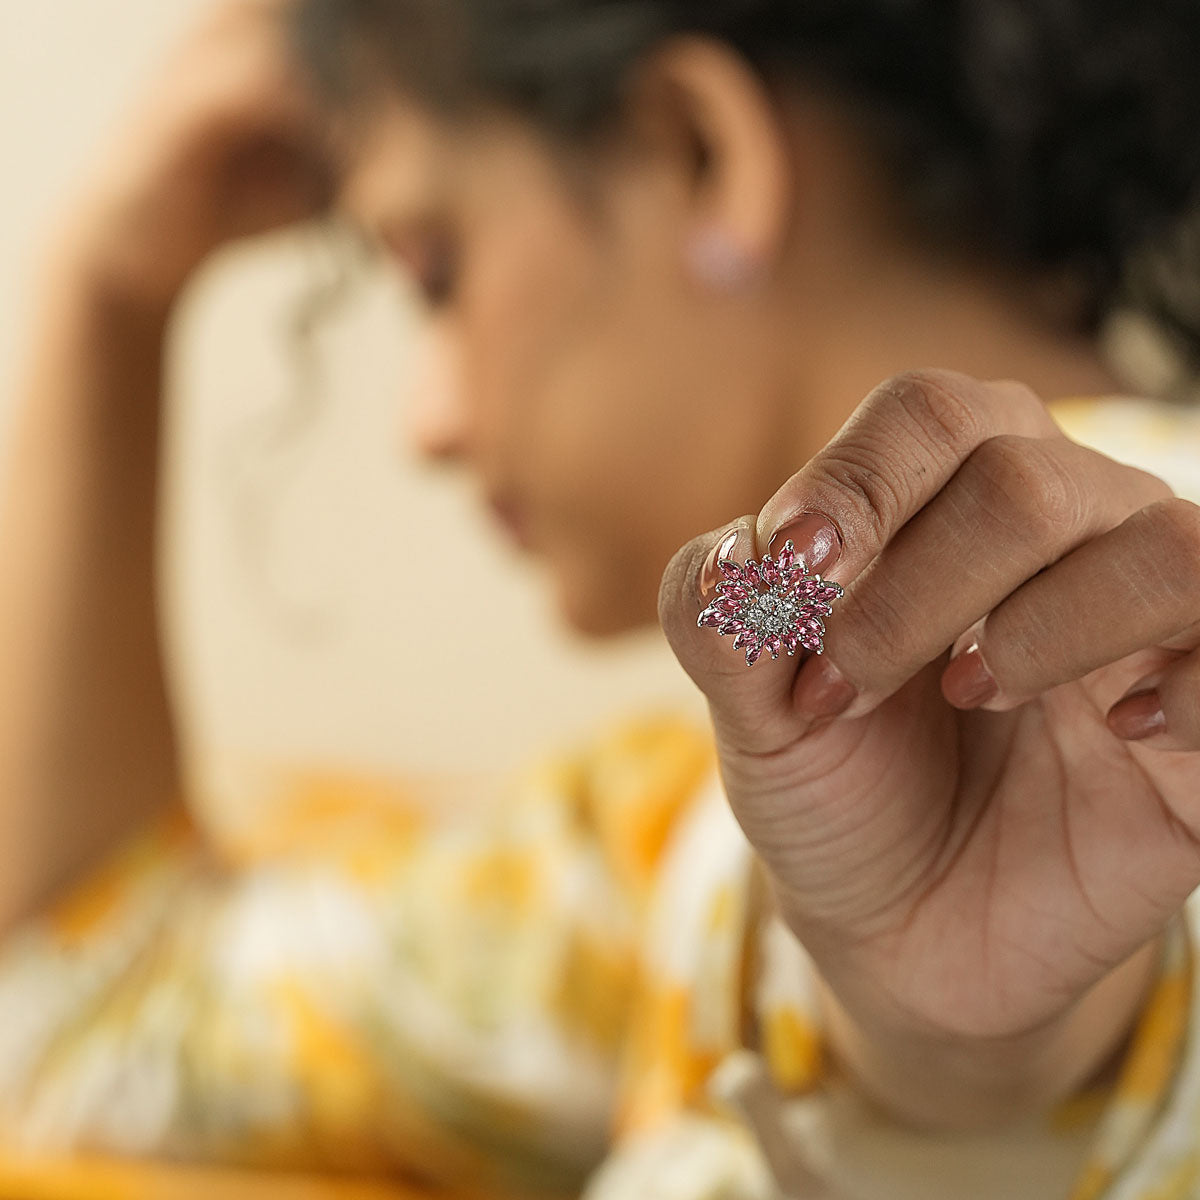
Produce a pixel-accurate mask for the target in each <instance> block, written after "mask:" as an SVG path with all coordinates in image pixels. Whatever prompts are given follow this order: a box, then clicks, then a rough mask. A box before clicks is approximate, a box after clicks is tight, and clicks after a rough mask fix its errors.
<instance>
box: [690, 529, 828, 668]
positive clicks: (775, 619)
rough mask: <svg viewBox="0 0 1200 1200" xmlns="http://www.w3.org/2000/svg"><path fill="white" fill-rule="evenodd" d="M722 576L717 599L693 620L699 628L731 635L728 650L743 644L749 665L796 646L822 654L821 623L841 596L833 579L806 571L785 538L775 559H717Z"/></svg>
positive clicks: (737, 648) (722, 634)
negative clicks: (741, 560)
mask: <svg viewBox="0 0 1200 1200" xmlns="http://www.w3.org/2000/svg"><path fill="white" fill-rule="evenodd" d="M717 566H718V567H719V569H720V571H721V574H722V576H724V578H723V579H722V580H721V582H720V583H718V584H717V598H716V599H715V600H714V601H713V602H712V604H710V605H709V606H708V608H706V609H705V610H704V611H703V612H702V613H701V614H700V618H699V620H698V621H697V624H698V625H699V626H700V628H701V629H715V630H716V631H717V632H718V633H719V634H721V636H722V637H725V636H727V635H732V636H733V648H734V649H735V650H741V649H742V648H743V647H745V650H746V664H747V665H748V666H751V667H752V666H754V664H755V663H756V662H758V660H759V659H760V658H761V657H762V656H763V653H764V652H765V653H768V654H770V656H771V657H772V658H773V659H776V658H778V657H779V655H780V654H781V653H785V652H786V653H787V655H788V656H789V657H792V656H794V655H795V653H796V651H797V650H800V649H804V650H811V651H812V652H813V653H814V654H823V653H824V652H825V641H824V638H825V622H824V621H823V620H822V618H823V617H828V616H830V615H831V614H832V613H833V602H834V601H835V600H840V599H841V598H842V596H843V595H844V594H845V593H844V592H843V590H842V588H841V587H840V586H839V585H838V584H836V583H829V582H828V581H826V580H824V579H822V578H821V577H820V575H809V574H808V572H807V570H806V569H805V565H804V561H803V559H798V558H797V557H796V547H795V546H794V545H793V544H792V543H791V542H787V543H786V544H785V545H784V547H783V549H782V550H781V551H780V552H779V555H778V557H777V558H775V559H772V558H771V556H770V555H769V554H764V555H763V560H762V562H760V563H756V562H755V561H754V560H753V559H751V560H750V561H749V562H747V563H746V564H745V565H739V564H738V563H735V562H731V561H729V560H728V559H721V561H720V562H718V563H717Z"/></svg>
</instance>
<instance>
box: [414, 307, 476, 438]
mask: <svg viewBox="0 0 1200 1200" xmlns="http://www.w3.org/2000/svg"><path fill="white" fill-rule="evenodd" d="M414 355H415V361H414V363H413V372H412V376H411V383H410V387H409V402H408V404H407V405H405V412H404V417H403V420H402V422H401V436H402V438H403V440H404V441H405V443H406V444H407V445H409V446H411V447H413V448H414V449H415V450H416V451H417V453H418V454H420V455H421V456H422V457H424V458H428V459H431V460H433V461H436V462H455V461H458V460H460V459H462V458H463V457H464V456H465V455H466V452H467V444H468V432H469V431H468V422H467V410H466V406H465V405H464V403H463V390H462V385H461V374H460V371H459V365H458V353H457V351H456V349H455V346H454V342H453V340H452V338H451V337H450V336H449V334H448V333H446V332H443V331H439V330H437V329H428V330H426V331H425V332H424V333H423V335H422V336H421V338H420V340H419V344H418V346H417V347H416V348H415V350H414Z"/></svg>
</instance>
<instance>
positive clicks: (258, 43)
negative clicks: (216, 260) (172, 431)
mask: <svg viewBox="0 0 1200 1200" xmlns="http://www.w3.org/2000/svg"><path fill="white" fill-rule="evenodd" d="M284 11H285V7H284V6H283V5H281V4H279V3H275V2H264V0H258V2H249V0H243V2H240V3H235V4H229V5H226V6H225V7H223V8H221V9H220V10H219V11H218V12H216V13H215V14H214V15H213V16H212V17H211V18H210V19H209V21H208V22H207V23H206V25H205V26H204V27H203V28H202V29H199V30H197V31H196V33H195V34H194V35H193V36H192V37H191V38H190V39H189V40H188V41H187V42H186V43H185V44H184V45H183V46H182V47H180V49H179V51H178V52H177V53H176V54H175V56H174V57H173V58H172V60H171V61H170V62H169V63H168V64H167V65H166V68H165V69H164V70H163V71H162V72H161V74H160V75H159V77H158V79H157V81H156V83H155V84H154V86H152V87H151V88H150V89H149V90H148V91H147V92H146V94H145V95H144V97H143V99H142V102H141V103H140V104H139V105H138V106H136V108H135V110H134V111H133V113H131V115H130V119H129V120H128V121H127V122H126V125H125V127H124V128H123V129H122V130H121V131H120V134H119V136H118V137H117V138H116V139H115V140H114V142H113V143H112V144H111V145H110V146H109V147H108V148H107V153H106V154H105V156H104V157H103V158H102V160H101V163H100V164H99V167H98V169H97V170H94V171H93V172H92V173H91V175H90V177H89V179H88V182H87V183H86V184H85V186H84V187H83V188H81V190H80V194H79V196H78V198H77V199H76V200H75V201H74V202H73V203H72V204H71V205H70V206H69V209H68V211H67V213H66V214H65V215H64V216H63V217H62V219H61V220H60V221H59V222H58V224H57V226H56V232H55V236H54V238H53V240H52V244H51V246H50V248H49V250H48V252H47V253H46V255H45V256H44V261H43V264H42V274H41V277H40V279H39V280H38V284H37V288H36V295H35V296H34V297H33V312H34V316H35V320H34V326H33V330H34V332H33V338H32V343H31V345H30V347H29V354H28V366H27V369H26V370H25V372H24V376H23V382H22V384H21V385H20V394H19V395H18V397H17V409H18V414H17V422H16V425H15V429H14V436H13V440H12V442H11V444H10V447H9V454H8V459H7V462H6V463H5V467H4V471H3V474H2V475H0V552H2V554H3V564H4V565H3V570H0V932H3V931H5V930H6V929H9V928H11V926H12V925H13V924H14V923H15V922H16V921H18V920H19V919H20V918H21V917H22V916H24V915H25V914H27V913H29V912H31V911H33V910H35V909H36V908H37V907H38V906H39V905H40V904H41V903H43V902H44V901H45V900H46V899H48V898H49V897H50V896H52V895H53V894H54V892H55V891H56V890H58V889H59V888H61V887H63V886H64V885H66V884H68V883H69V882H70V881H71V880H72V879H74V878H75V877H76V876H77V875H79V874H80V873H81V872H83V871H84V870H86V868H87V867H88V866H89V865H90V864H91V863H93V862H94V861H95V860H96V859H97V858H98V857H100V856H102V855H103V854H104V853H105V852H106V851H107V850H108V849H109V848H110V847H111V846H112V845H113V844H114V843H115V842H116V841H117V840H119V839H120V838H121V837H122V836H123V835H125V834H126V833H127V832H128V831H130V830H131V829H133V828H134V827H136V826H137V825H138V824H140V823H141V822H143V821H144V820H145V819H146V817H147V816H148V815H149V814H151V813H153V812H154V811H156V810H157V809H159V808H160V807H161V806H163V805H164V804H166V803H168V802H169V801H171V800H172V799H173V798H174V797H176V796H177V795H178V793H179V791H180V788H181V775H180V757H179V745H178V739H177V736H176V729H175V724H174V720H173V714H172V708H171V703H170V696H169V689H168V683H167V670H166V668H165V664H164V661H163V652H162V644H161V641H160V629H159V611H158V605H159V597H158V594H157V587H158V585H157V575H156V547H155V543H156V525H157V498H158V484H159V435H160V425H161V407H162V404H161V400H162V363H163V346H164V337H165V333H166V329H167V325H168V321H169V317H170V313H171V310H172V307H173V305H174V302H175V300H176V299H177V297H178V295H179V293H180V292H181V290H182V289H183V287H184V285H185V284H186V282H187V280H188V279H189V277H190V276H191V274H192V273H193V271H194V270H195V268H196V267H197V266H198V265H199V264H200V263H201V262H202V261H203V260H204V258H205V257H206V256H207V255H208V254H209V253H210V252H211V251H212V250H214V249H216V248H217V247H218V246H220V245H222V244H223V243H225V242H227V241H229V240H230V239H233V238H236V237H241V236H245V235H249V234H253V233H257V232H261V231H265V230H268V229H271V228H273V227H275V226H279V225H283V224H285V223H288V222H291V221H294V220H298V219H301V218H304V217H308V216H311V215H314V214H315V213H317V212H318V211H319V210H320V209H321V208H322V207H323V206H324V205H325V203H326V201H327V198H328V195H329V193H330V190H331V183H330V180H329V177H328V176H329V172H328V170H327V168H326V166H325V160H324V157H323V154H322V149H321V139H320V137H319V135H318V132H317V129H318V122H317V120H316V117H315V113H314V112H313V110H312V107H311V105H310V102H309V99H308V97H307V96H306V94H305V93H304V90H303V88H302V86H301V85H300V83H299V81H298V79H297V78H296V77H295V73H294V69H293V67H292V65H291V63H290V61H289V58H288V55H287V52H286V46H287V43H286V38H285V35H284V32H283V29H282V22H281V20H280V18H281V16H282V14H283V13H284Z"/></svg>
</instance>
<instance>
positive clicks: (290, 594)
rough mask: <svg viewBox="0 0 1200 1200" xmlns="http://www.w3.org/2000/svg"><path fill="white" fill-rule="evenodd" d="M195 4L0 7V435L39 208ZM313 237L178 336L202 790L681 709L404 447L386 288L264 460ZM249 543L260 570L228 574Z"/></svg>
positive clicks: (191, 707)
mask: <svg viewBox="0 0 1200 1200" xmlns="http://www.w3.org/2000/svg"><path fill="white" fill-rule="evenodd" d="M204 6H205V0H42V2H41V3H38V4H34V3H27V2H26V0H0V151H2V153H3V177H2V178H3V186H0V436H2V432H3V429H4V422H5V420H6V419H7V418H8V417H9V416H10V415H11V410H12V405H13V401H14V379H15V364H16V362H17V361H18V358H19V355H20V351H21V347H22V341H23V332H22V329H23V325H22V322H23V320H24V311H25V310H24V303H23V298H24V297H25V296H26V295H27V293H28V290H29V287H30V279H31V274H32V271H33V269H34V263H35V261H36V252H37V248H38V247H39V246H40V245H42V244H44V241H45V237H46V234H47V231H48V229H49V228H51V227H52V224H53V220H52V217H53V214H54V212H55V211H57V210H58V209H60V208H61V207H62V205H63V203H64V200H65V198H66V197H68V196H69V195H70V192H71V188H72V185H73V181H74V180H76V179H77V178H78V177H79V175H80V173H81V172H82V170H83V167H84V164H85V163H86V162H87V161H88V160H89V157H94V156H95V155H96V153H97V152H98V151H99V150H100V148H101V147H102V146H103V144H104V142H103V135H104V133H105V131H106V129H108V128H109V127H110V126H111V125H112V123H113V122H114V121H115V120H116V119H117V118H118V114H119V113H120V112H121V111H122V109H123V107H124V106H125V105H127V104H128V103H129V102H130V101H131V100H132V99H133V98H134V97H136V96H137V95H138V86H139V84H140V83H141V82H142V80H143V77H144V75H145V74H146V72H147V71H148V69H149V68H150V66H151V65H152V64H153V62H154V60H155V58H156V56H157V55H159V54H160V53H161V52H162V51H163V49H164V48H165V47H166V46H167V45H168V44H169V42H170V41H171V39H172V38H173V37H175V36H177V35H178V34H179V32H180V31H181V30H183V29H185V28H186V27H187V25H188V23H189V20H191V19H194V17H195V14H196V13H198V12H199V11H201V10H202V9H203V8H204ZM323 245H324V243H323V242H321V241H320V240H319V239H316V238H314V237H313V236H312V235H311V234H308V235H305V234H300V235H288V236H284V237H279V238H275V239H273V240H272V241H271V242H270V243H269V244H262V245H259V246H255V247H250V248H246V249H239V250H237V251H235V252H233V253H231V254H228V255H226V256H225V257H224V258H223V259H222V260H220V261H218V262H216V263H214V264H213V265H212V267H211V268H210V269H209V270H208V271H207V272H206V273H205V275H204V276H203V277H202V279H201V280H200V281H199V282H198V284H197V286H196V288H195V289H194V291H193V293H192V294H191V296H190V297H189V299H188V302H187V304H186V305H185V306H184V310H183V312H182V313H181V319H180V321H179V326H178V336H177V343H176V351H175V355H174V366H173V379H174V382H173V387H172V398H171V403H172V418H171V430H172V433H171V438H170V447H171V453H170V462H171V472H170V479H171V489H170V496H169V501H170V502H169V504H168V505H167V511H168V513H169V520H168V525H167V529H168V536H167V538H166V542H165V545H166V548H167V551H168V553H167V565H168V571H167V575H166V578H167V579H168V581H169V592H168V594H169V595H170V597H171V604H170V610H169V633H170V646H171V648H172V656H173V660H174V662H175V664H176V665H175V679H176V685H177V693H178V696H179V702H180V711H181V716H182V719H183V720H184V722H185V723H186V727H187V729H188V730H189V731H190V733H191V735H192V738H193V745H194V747H195V750H196V753H195V762H196V769H197V772H198V777H199V780H200V782H201V784H202V786H205V787H206V788H209V789H215V790H216V791H218V792H220V793H221V795H223V796H224V797H225V798H226V799H229V800H231V802H234V803H237V802H239V801H238V799H237V798H238V796H239V793H241V792H242V791H243V785H242V783H241V782H240V781H241V780H244V778H245V777H244V775H243V774H242V770H241V768H242V764H243V762H244V761H246V760H247V758H249V759H258V758H261V757H262V756H264V755H265V756H267V757H269V758H275V757H278V758H280V759H283V760H286V761H297V760H299V761H304V762H334V763H349V764H361V765H364V766H369V767H370V766H379V767H384V768H387V769H392V768H394V769H397V770H403V771H414V770H415V771H422V772H423V771H430V770H432V771H443V770H455V771H457V770H466V771H476V770H489V771H490V770H493V769H497V770H498V769H503V768H507V767H510V766H512V765H514V764H516V763H519V762H520V761H521V760H523V759H525V758H526V757H527V756H528V755H529V754H531V753H534V752H536V751H537V750H539V749H544V748H547V747H549V746H552V745H554V744H561V743H563V742H564V741H570V740H573V739H574V738H576V737H579V736H581V735H583V734H585V733H586V732H587V731H588V730H589V729H591V728H593V727H594V726H595V725H596V724H597V723H598V722H603V721H604V720H606V719H607V718H609V717H611V716H613V715H616V714H619V713H623V712H627V711H630V710H631V709H633V708H635V707H646V706H650V707H653V706H655V705H657V704H661V703H668V704H679V703H682V704H684V705H688V706H692V707H693V708H694V709H695V711H696V712H697V713H699V711H700V710H699V707H698V704H697V701H696V698H695V696H694V695H693V692H692V689H691V686H690V684H689V683H688V682H687V681H686V680H685V679H684V678H683V677H682V675H681V673H680V672H678V670H677V668H676V667H675V665H674V662H673V660H671V659H669V656H668V655H666V653H665V652H664V651H663V649H662V647H661V646H660V645H659V644H658V641H657V638H656V637H654V636H650V637H647V638H639V639H633V640H632V641H627V642H624V643H621V644H619V645H608V646H605V647H600V648H598V647H589V646H584V645H580V644H577V643H575V642H574V641H572V640H571V639H570V638H569V637H568V636H567V635H566V634H565V632H564V631H563V630H561V629H560V628H559V626H558V624H557V618H556V616H555V614H554V612H553V609H552V606H551V597H550V595H549V593H548V590H547V589H546V587H545V586H544V583H543V581H542V580H540V579H539V578H538V575H537V572H536V569H534V568H531V567H530V566H529V565H528V564H525V563H520V562H518V561H516V559H515V557H514V555H513V554H512V553H511V552H510V551H509V550H508V549H507V548H505V547H504V546H503V545H501V544H500V543H499V542H498V540H497V539H496V537H495V535H494V534H493V532H492V530H491V529H490V527H489V526H488V524H487V519H486V518H485V517H484V516H483V515H482V514H480V513H479V512H478V511H477V509H476V507H475V504H474V493H473V490H472V487H471V484H470V481H469V480H466V479H462V478H452V477H438V476H434V475H431V474H429V473H428V472H426V471H424V470H423V469H422V468H421V467H420V466H419V464H417V463H415V462H414V461H412V460H411V459H410V458H409V457H407V456H406V455H405V454H404V452H403V449H402V447H401V446H400V439H399V437H398V434H397V430H398V425H399V418H400V415H401V411H402V405H403V402H404V392H405V388H406V386H407V382H406V368H407V349H408V347H409V346H410V345H411V341H412V330H413V322H414V320H415V317H414V314H413V313H412V312H411V311H410V309H409V307H408V306H407V304H406V303H405V299H404V295H403V290H402V289H401V288H400V287H399V286H398V285H397V284H396V283H395V281H393V280H389V279H388V278H386V277H384V276H382V275H378V274H376V275H375V276H374V277H373V278H370V279H368V280H366V281H365V282H363V283H360V284H358V285H356V287H355V289H354V291H353V294H352V295H351V296H350V297H349V298H348V300H347V301H346V302H345V303H344V304H343V306H342V307H341V308H340V309H339V310H338V312H337V313H336V314H335V315H334V316H333V317H331V318H330V320H329V322H328V323H327V325H326V326H325V328H324V330H323V332H322V334H321V336H320V338H319V343H318V349H319V355H320V363H321V372H320V378H319V379H318V380H316V381H315V388H314V390H315V392H316V398H317V401H318V407H317V409H316V410H315V415H314V416H313V417H312V418H311V420H310V421H309V423H308V424H307V426H306V428H304V429H301V430H299V431H296V432H294V433H293V434H292V435H291V436H290V437H289V438H288V439H287V441H286V444H285V446H284V448H282V449H276V450H268V449H266V448H264V445H263V442H264V440H265V439H267V438H268V437H269V435H270V432H271V430H272V429H274V428H275V427H276V418H275V417H273V415H272V414H276V413H278V412H279V411H280V406H283V407H284V408H286V407H287V405H288V404H289V403H294V399H293V398H294V397H295V394H296V388H297V376H296V375H295V373H294V368H292V367H289V361H290V360H289V356H288V351H287V346H288V343H287V323H288V320H289V317H290V314H291V313H292V311H293V310H294V306H295V303H296V299H295V298H296V296H297V294H299V293H302V292H303V290H304V289H305V288H311V287H312V286H313V282H314V280H318V281H319V280H320V278H322V273H328V271H329V270H330V261H331V260H330V258H329V256H328V254H327V253H322V247H323ZM0 448H2V447H0ZM256 544H257V545H259V546H261V550H260V551H259V552H258V557H257V561H258V563H259V566H258V568H257V569H256V568H255V566H254V564H253V563H252V562H249V561H247V558H246V554H248V553H250V550H249V549H247V547H253V546H254V545H256ZM422 562H423V563H427V564H429V566H430V567H431V568H433V569H435V570H436V571H437V573H438V577H439V578H440V580H441V581H442V586H441V588H440V590H439V595H438V600H437V605H436V609H437V612H436V615H435V614H434V612H433V610H432V608H426V606H425V605H424V603H423V602H422V600H421V599H420V598H419V595H415V594H414V588H413V586H412V583H413V576H412V574H411V571H412V567H413V564H414V563H422ZM12 566H13V564H8V563H5V564H4V565H3V568H2V569H11V568H12ZM447 594H449V596H450V601H449V604H447V603H446V596H447ZM547 631H549V632H550V634H551V636H550V638H549V642H548V644H543V642H542V637H543V636H544V635H545V634H546V632H547Z"/></svg>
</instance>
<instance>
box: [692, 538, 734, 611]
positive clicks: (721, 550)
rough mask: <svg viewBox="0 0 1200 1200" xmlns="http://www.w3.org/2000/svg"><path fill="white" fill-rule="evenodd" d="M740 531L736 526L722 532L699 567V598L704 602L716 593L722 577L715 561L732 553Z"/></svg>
mask: <svg viewBox="0 0 1200 1200" xmlns="http://www.w3.org/2000/svg"><path fill="white" fill-rule="evenodd" d="M741 532H742V531H741V529H740V528H738V529H731V530H730V531H729V532H728V533H726V534H722V536H721V537H720V539H718V541H717V544H716V545H715V546H714V547H713V548H712V550H711V551H710V552H709V555H708V557H707V558H706V559H705V560H704V566H703V567H701V568H700V599H701V600H702V601H703V602H704V603H705V604H707V603H708V602H709V601H710V600H711V599H712V598H713V596H715V595H716V594H717V584H718V583H720V582H721V580H722V579H723V578H724V576H723V575H722V574H721V570H720V568H719V567H718V566H717V563H718V562H720V561H721V559H723V558H728V557H729V556H730V555H731V554H732V553H733V551H734V549H735V548H736V546H737V543H738V537H739V536H740V534H741Z"/></svg>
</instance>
